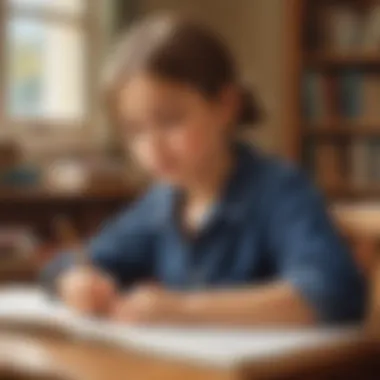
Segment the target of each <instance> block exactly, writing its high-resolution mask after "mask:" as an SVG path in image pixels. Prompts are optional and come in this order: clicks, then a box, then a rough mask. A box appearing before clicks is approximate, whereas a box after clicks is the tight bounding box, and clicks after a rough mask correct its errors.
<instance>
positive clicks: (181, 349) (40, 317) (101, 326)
mask: <svg viewBox="0 0 380 380" xmlns="http://www.w3.org/2000/svg"><path fill="white" fill-rule="evenodd" d="M7 321H9V322H12V324H14V323H16V324H17V323H20V324H28V325H35V326H36V327H38V326H43V327H50V328H54V329H57V330H59V331H62V332H64V333H67V334H72V335H73V336H75V337H78V338H81V339H86V340H95V341H97V342H99V341H100V342H104V343H107V344H109V343H112V344H115V345H117V346H118V347H120V348H122V349H123V348H124V349H133V350H138V351H143V352H147V353H152V354H155V355H158V356H164V357H169V358H172V359H179V360H181V361H188V362H192V363H195V364H198V365H207V366H213V367H219V368H220V367H222V368H226V367H227V368H228V367H233V366H236V365H239V364H240V363H242V362H246V361H255V360H266V359H269V360H273V358H274V357H278V356H281V355H289V353H292V352H294V353H296V352H297V351H300V352H301V351H302V352H303V351H304V350H307V349H313V348H317V347H325V346H326V345H328V344H335V343H340V342H345V341H350V340H352V339H355V338H357V337H358V336H359V334H360V332H359V328H357V327H345V328H335V329H333V328H318V329H302V330H284V329H282V330H277V331H276V330H263V329H227V328H210V327H196V328H195V327H194V328H193V327H171V326H154V327H152V326H149V327H148V326H128V325H122V324H116V323H112V322H109V321H106V320H99V319H92V318H86V317H83V316H80V315H78V314H76V313H75V312H73V311H71V310H69V309H68V308H66V307H64V306H63V305H62V304H60V303H58V302H56V301H52V300H51V299H49V298H48V297H47V296H46V295H45V294H44V292H43V291H42V290H40V289H38V288H22V287H12V288H5V289H4V288H3V289H1V290H0V322H7Z"/></svg>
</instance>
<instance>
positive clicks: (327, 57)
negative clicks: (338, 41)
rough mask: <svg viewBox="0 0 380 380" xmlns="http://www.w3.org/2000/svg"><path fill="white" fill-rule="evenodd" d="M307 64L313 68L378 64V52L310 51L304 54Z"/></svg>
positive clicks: (379, 63) (379, 56)
mask: <svg viewBox="0 0 380 380" xmlns="http://www.w3.org/2000/svg"><path fill="white" fill-rule="evenodd" d="M305 61H306V64H307V66H309V67H313V68H320V69H323V68H334V67H336V68H339V67H342V66H343V67H345V66H346V67H347V66H348V67H349V66H360V67H364V68H365V67H366V66H368V67H371V66H380V52H379V53H370V54H364V53H357V54H344V53H343V54H337V53H328V52H323V51H321V52H316V53H310V54H307V55H306V56H305Z"/></svg>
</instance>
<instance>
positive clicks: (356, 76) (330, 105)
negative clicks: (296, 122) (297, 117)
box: [302, 70, 363, 124]
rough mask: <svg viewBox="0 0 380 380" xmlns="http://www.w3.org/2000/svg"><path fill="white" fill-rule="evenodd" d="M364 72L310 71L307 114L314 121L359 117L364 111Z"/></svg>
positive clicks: (306, 82) (304, 101) (305, 94)
mask: <svg viewBox="0 0 380 380" xmlns="http://www.w3.org/2000/svg"><path fill="white" fill-rule="evenodd" d="M362 87H363V74H362V73H361V72H359V71H357V70H346V71H344V72H342V73H339V74H337V75H329V76H327V75H323V74H322V73H319V72H315V71H307V72H306V73H305V76H304V79H303V86H302V104H303V105H302V108H303V114H304V117H305V119H306V120H307V121H309V122H310V123H311V124H315V123H318V124H320V123H323V122H326V121H331V120H339V119H342V120H351V121H352V120H357V119H358V118H359V116H360V114H361V113H362V108H363V106H362V97H363V96H362Z"/></svg>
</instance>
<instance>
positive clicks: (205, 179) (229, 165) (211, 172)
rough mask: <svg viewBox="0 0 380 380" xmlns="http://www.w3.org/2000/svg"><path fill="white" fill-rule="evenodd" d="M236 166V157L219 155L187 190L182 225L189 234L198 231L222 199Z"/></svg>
mask: <svg viewBox="0 0 380 380" xmlns="http://www.w3.org/2000/svg"><path fill="white" fill-rule="evenodd" d="M234 164H235V157H234V155H233V154H232V153H230V152H227V153H226V154H225V155H224V156H223V157H222V156H221V155H218V159H216V160H214V162H213V163H212V165H207V167H205V168H204V169H205V170H203V175H200V176H199V177H197V179H196V180H194V181H193V182H192V183H191V185H190V186H188V187H187V188H186V189H185V199H184V204H183V208H182V223H183V225H184V227H185V229H186V230H187V231H188V232H189V233H194V232H195V231H197V230H198V228H199V226H200V225H201V224H202V220H203V218H204V216H205V215H206V214H207V212H208V210H209V209H210V207H212V206H213V204H214V203H215V201H216V200H217V199H218V198H219V197H220V194H221V192H222V191H223V188H224V187H225V184H226V182H227V181H228V178H229V176H230V174H231V171H232V170H233V167H234Z"/></svg>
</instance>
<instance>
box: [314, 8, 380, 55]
mask: <svg viewBox="0 0 380 380" xmlns="http://www.w3.org/2000/svg"><path fill="white" fill-rule="evenodd" d="M317 17H318V29H319V40H320V48H322V49H324V50H325V51H328V52H332V53H334V54H352V53H364V54H367V53H374V52H379V53H380V3H379V1H373V2H372V3H371V4H370V5H369V6H368V7H366V9H365V10H364V11H363V10H359V9H358V7H356V6H355V5H354V4H353V3H351V2H345V3H342V2H341V3H333V2H332V3H331V4H327V5H324V6H322V7H320V10H319V12H318V15H317Z"/></svg>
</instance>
